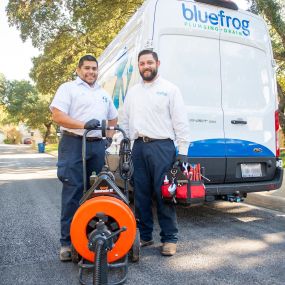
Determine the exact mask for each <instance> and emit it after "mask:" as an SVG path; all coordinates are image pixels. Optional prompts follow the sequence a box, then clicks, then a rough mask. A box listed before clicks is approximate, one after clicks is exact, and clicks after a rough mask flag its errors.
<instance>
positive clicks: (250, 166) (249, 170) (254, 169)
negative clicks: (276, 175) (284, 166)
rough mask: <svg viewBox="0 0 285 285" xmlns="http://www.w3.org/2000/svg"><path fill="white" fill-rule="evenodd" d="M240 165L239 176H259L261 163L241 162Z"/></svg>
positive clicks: (260, 174)
mask: <svg viewBox="0 0 285 285" xmlns="http://www.w3.org/2000/svg"><path fill="white" fill-rule="evenodd" d="M240 167H241V176H242V177H244V178H246V177H261V176H262V171H261V164H260V163H242V164H241V165H240Z"/></svg>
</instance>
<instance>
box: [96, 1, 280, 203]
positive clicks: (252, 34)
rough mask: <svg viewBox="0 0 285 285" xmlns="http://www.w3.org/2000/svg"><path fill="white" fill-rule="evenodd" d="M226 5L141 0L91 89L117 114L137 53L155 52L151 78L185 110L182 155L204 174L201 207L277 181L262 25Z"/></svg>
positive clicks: (271, 77) (269, 58)
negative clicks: (172, 90) (186, 136)
mask: <svg viewBox="0 0 285 285" xmlns="http://www.w3.org/2000/svg"><path fill="white" fill-rule="evenodd" d="M201 2H204V3H201ZM205 2H206V3H205ZM207 2H208V3H211V4H207ZM230 2H231V1H215V0H212V1H210V0H208V1H207V0H203V1H202V0H200V1H193V0H189V1H187V0H184V1H181V0H148V1H145V3H144V4H143V5H142V7H141V8H140V9H139V10H138V11H137V12H136V14H134V16H133V17H132V18H131V19H130V21H129V22H128V23H127V24H126V25H125V27H124V28H123V29H122V30H121V32H120V33H119V34H118V36H117V37H116V38H115V39H114V40H113V41H112V42H111V44H110V45H109V46H108V47H107V49H106V50H105V51H104V52H103V54H102V55H101V57H100V58H99V68H100V78H99V82H100V84H101V85H102V86H103V87H104V88H105V89H106V90H107V91H108V92H109V93H110V94H112V95H113V100H114V103H115V105H116V107H117V108H118V109H119V112H120V111H121V107H122V105H123V102H124V98H125V96H126V94H127V90H128V88H129V87H130V86H132V85H133V84H135V83H137V82H138V81H139V80H140V76H139V73H138V68H137V55H138V53H139V51H140V50H142V49H145V48H149V49H153V50H154V51H156V52H157V53H158V56H159V58H160V60H161V66H160V70H159V73H160V74H161V75H162V76H163V77H164V78H166V79H168V80H170V81H172V82H173V83H175V84H176V85H177V86H179V88H180V90H181V92H182V94H183V97H184V101H185V104H186V105H187V111H188V119H189V125H190V134H191V144H190V145H189V151H188V156H189V157H190V158H191V161H193V162H200V163H201V164H202V166H204V167H205V175H206V177H207V178H209V179H210V181H209V182H206V195H207V200H208V201H211V200H214V199H217V198H221V197H223V198H225V197H227V195H236V196H239V194H240V195H243V196H246V193H248V192H258V191H266V190H274V189H278V188H279V187H280V186H281V184H282V177H283V169H282V163H281V160H279V158H278V156H279V146H278V129H279V121H278V112H277V104H278V102H277V88H276V76H275V68H276V67H275V61H274V59H273V54H272V48H271V42H270V36H269V33H268V30H267V26H266V23H265V22H264V20H263V19H262V18H261V17H259V16H257V15H254V14H252V13H249V12H246V11H243V10H238V9H237V7H236V5H234V4H233V3H230Z"/></svg>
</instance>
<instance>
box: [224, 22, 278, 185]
mask: <svg viewBox="0 0 285 285" xmlns="http://www.w3.org/2000/svg"><path fill="white" fill-rule="evenodd" d="M250 25H251V33H252V34H251V35H250V36H249V37H247V38H244V39H243V38H242V37H237V36H230V35H225V34H221V40H220V53H221V78H222V107H223V111H224V132H225V142H226V158H227V168H226V179H225V182H245V181H257V180H270V179H272V177H273V176H274V173H275V166H276V163H275V161H276V158H275V106H276V100H275V98H276V97H275V91H274V83H273V78H274V76H273V75H272V72H273V70H272V65H271V55H270V54H269V51H268V48H267V47H268V46H269V38H268V36H267V32H266V30H265V29H264V30H262V27H264V24H263V22H262V21H258V20H257V19H251V21H250ZM259 35H260V38H258V36H259ZM261 35H262V37H261Z"/></svg>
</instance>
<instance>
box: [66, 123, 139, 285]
mask: <svg viewBox="0 0 285 285" xmlns="http://www.w3.org/2000/svg"><path fill="white" fill-rule="evenodd" d="M96 130H102V137H105V132H106V130H116V131H120V132H121V133H122V134H123V139H122V141H121V143H120V151H119V167H118V170H119V175H120V177H121V178H122V179H123V180H124V188H123V189H122V190H121V189H120V188H119V187H118V186H117V185H116V183H115V176H114V174H113V172H111V171H110V170H109V168H108V166H104V167H103V169H102V171H101V172H100V173H99V174H98V175H97V176H96V177H95V178H96V179H95V182H94V183H93V184H92V185H91V187H90V189H88V190H87V189H86V188H87V187H86V185H87V181H86V180H87V178H86V135H87V133H88V132H89V131H90V130H86V131H85V133H84V136H83V141H82V158H83V177H84V179H83V181H84V190H83V191H84V194H83V197H82V199H81V200H80V206H79V208H78V210H77V211H76V213H75V215H74V217H73V220H72V223H71V228H70V235H71V241H72V261H73V262H76V263H78V266H79V281H80V283H81V284H91V283H86V280H85V279H86V278H84V276H86V275H88V273H90V271H92V270H93V283H92V284H93V285H95V284H96V285H99V284H100V285H110V284H114V285H115V284H122V283H124V282H125V280H126V278H127V269H128V260H131V261H132V262H137V261H138V260H139V253H140V240H139V233H138V230H137V227H136V219H135V216H134V213H133V211H132V209H131V207H130V201H129V192H128V183H129V180H130V178H131V175H132V169H133V167H132V162H131V149H130V140H129V139H128V138H127V137H126V134H125V132H124V131H123V130H122V129H121V128H119V127H106V122H105V121H103V122H102V125H101V127H98V128H96ZM116 269H117V271H118V272H120V274H119V277H118V278H117V280H116V282H112V283H109V282H108V276H109V275H110V273H111V272H112V270H113V271H115V270H116ZM85 272H87V274H84V273H85ZM115 275H116V276H117V275H118V274H117V273H116V274H115Z"/></svg>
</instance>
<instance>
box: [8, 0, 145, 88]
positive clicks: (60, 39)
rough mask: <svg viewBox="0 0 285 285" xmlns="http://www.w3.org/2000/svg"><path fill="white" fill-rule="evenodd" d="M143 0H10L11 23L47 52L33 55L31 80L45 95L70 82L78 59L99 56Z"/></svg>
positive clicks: (23, 37) (25, 36)
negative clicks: (35, 56) (89, 55)
mask: <svg viewBox="0 0 285 285" xmlns="http://www.w3.org/2000/svg"><path fill="white" fill-rule="evenodd" d="M142 3H143V0H137V1H134V0H133V1H131V0H104V1H102V0H97V1H94V0H53V1H51V0H41V1H32V0H30V1H29V0H26V1H19V0H10V1H9V4H8V6H7V9H6V10H7V15H8V19H9V23H10V24H11V25H13V26H16V27H17V28H18V29H19V30H20V33H21V37H22V39H23V40H26V39H28V38H30V39H31V40H32V43H33V45H34V46H35V47H38V48H40V49H41V50H42V51H43V54H42V55H40V56H39V57H37V58H34V60H33V63H34V67H33V69H32V71H31V74H30V76H31V78H32V79H33V80H34V81H35V82H36V86H37V88H38V90H39V91H40V92H41V93H43V94H50V93H54V92H55V90H56V89H57V87H58V86H59V85H60V84H61V83H63V82H64V81H66V80H70V79H71V78H72V76H73V74H74V72H75V68H76V64H77V62H78V60H79V58H80V57H81V56H82V55H84V54H86V53H90V54H93V55H95V56H97V57H98V56H99V55H100V54H101V53H102V51H103V50H104V49H105V48H106V46H107V45H108V44H109V43H110V41H111V40H112V39H113V38H114V37H115V36H116V34H117V33H118V32H119V30H120V29H121V28H122V26H123V25H124V24H125V23H126V22H127V20H128V19H129V18H130V17H131V16H132V15H133V14H134V12H135V11H136V9H137V8H138V7H139V6H140V5H141V4H142Z"/></svg>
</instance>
